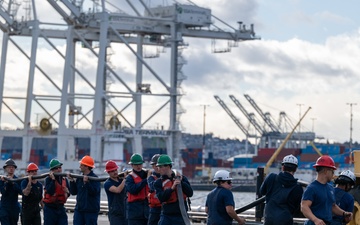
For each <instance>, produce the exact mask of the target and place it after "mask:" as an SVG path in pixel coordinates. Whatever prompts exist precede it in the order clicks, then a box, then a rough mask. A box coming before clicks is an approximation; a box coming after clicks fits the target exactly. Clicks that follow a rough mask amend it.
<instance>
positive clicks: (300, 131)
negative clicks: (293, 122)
mask: <svg viewBox="0 0 360 225" xmlns="http://www.w3.org/2000/svg"><path fill="white" fill-rule="evenodd" d="M296 105H297V106H299V120H301V106H302V105H304V104H300V103H299V104H296ZM300 133H301V123H299V147H300V148H301V135H300Z"/></svg>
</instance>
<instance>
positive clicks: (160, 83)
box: [0, 0, 257, 168]
mask: <svg viewBox="0 0 360 225" xmlns="http://www.w3.org/2000/svg"><path fill="white" fill-rule="evenodd" d="M174 2H175V1H174ZM44 8H48V9H49V10H48V11H45V15H44ZM39 9H41V10H39ZM21 10H22V11H21ZM40 11H41V12H42V13H43V14H42V15H41V16H40V15H38V12H40ZM46 13H47V14H46ZM39 14H40V13H39ZM213 19H214V17H213V16H212V14H211V10H210V9H208V8H202V7H199V6H196V5H194V3H192V2H190V3H189V4H178V3H174V4H172V5H166V6H157V7H150V6H148V5H146V4H145V3H144V1H143V0H138V1H126V2H125V1H124V2H123V1H121V2H119V1H112V3H111V1H105V0H47V1H43V0H42V1H35V0H27V1H25V0H24V1H19V0H7V1H6V0H2V1H0V29H1V31H2V48H1V62H0V102H1V103H2V104H0V145H1V143H2V140H3V138H4V137H17V138H19V140H21V142H22V159H21V161H19V163H21V164H22V165H21V166H25V163H27V162H29V157H30V150H31V149H32V148H33V147H32V141H33V139H34V138H53V139H56V141H57V157H58V158H59V159H60V160H62V161H64V162H65V164H64V166H65V167H69V168H71V167H73V166H74V163H77V161H78V157H77V156H78V155H77V151H78V149H77V144H76V138H90V154H91V156H93V157H94V159H95V160H96V163H102V162H103V161H105V160H107V159H115V158H116V159H119V160H120V161H121V160H123V159H124V156H123V149H122V146H123V144H124V142H126V141H127V140H131V142H132V144H133V147H134V152H137V153H142V142H141V138H142V137H143V136H149V137H163V138H164V139H166V146H167V152H168V154H169V155H170V156H172V157H173V158H178V156H179V155H178V154H179V153H178V152H179V151H178V150H179V146H180V139H181V136H180V134H181V133H180V132H181V128H180V115H181V113H182V112H183V110H181V106H180V105H179V104H180V101H179V100H180V97H181V95H182V93H181V81H182V80H183V79H184V78H185V75H183V73H182V71H181V68H182V65H183V64H184V60H183V58H182V56H181V52H182V51H183V49H184V48H185V47H186V44H185V42H184V38H186V37H192V38H205V39H212V40H225V41H230V42H233V43H236V44H237V43H238V42H239V41H246V40H254V39H257V38H256V36H255V33H254V29H253V25H251V26H250V27H246V26H245V25H243V24H241V23H240V26H239V28H233V27H231V26H229V25H228V24H227V23H225V22H223V24H224V25H225V26H227V28H226V31H225V30H222V29H220V28H219V27H218V26H216V27H214V26H213ZM215 19H217V18H216V17H215ZM220 21H221V20H220ZM221 22H222V21H221ZM229 29H230V30H229ZM236 44H233V45H229V46H236ZM44 46H46V47H44ZM146 46H154V47H156V48H157V49H158V50H159V49H161V48H168V49H170V50H169V51H170V52H169V59H168V60H169V63H168V65H166V66H161V67H164V68H168V71H167V72H164V70H163V68H161V70H160V69H158V68H153V67H152V66H151V65H150V64H149V63H148V61H146V57H145V56H144V55H145V54H144V48H145V47H146ZM40 47H42V48H40ZM10 49H11V51H10ZM40 49H43V50H44V49H47V50H49V52H50V51H51V52H52V53H53V52H56V54H57V55H56V57H55V58H54V60H53V61H52V62H53V63H52V64H53V65H48V64H44V63H43V61H44V60H43V58H41V57H38V56H39V55H40V52H39V51H40ZM114 49H122V50H121V51H124V52H123V55H121V57H120V59H122V60H118V59H117V61H116V62H114V61H112V52H113V51H116V50H114ZM118 51H119V50H118ZM15 52H17V54H19V55H22V56H21V60H22V61H21V62H23V63H26V65H23V66H21V67H19V68H17V70H16V76H17V77H20V78H19V80H16V81H14V80H12V77H13V76H14V75H15V74H12V73H13V71H14V68H8V67H7V66H8V65H9V64H10V62H9V58H11V56H12V54H14V53H15ZM129 53H130V54H129ZM129 55H130V56H129ZM156 56H159V54H157V55H156ZM48 57H54V56H53V55H49V56H48ZM129 57H132V59H128V60H127V58H129ZM21 62H20V58H19V63H18V65H21ZM130 62H134V64H135V65H134V68H133V69H128V68H127V66H129V65H128V64H129V63H130ZM91 64H95V65H96V66H95V67H94V68H95V69H93V70H91V68H92V67H91V66H90V65H91ZM114 65H115V66H118V67H122V68H124V69H123V70H121V72H120V70H117V69H116V68H114ZM51 66H52V67H53V69H49V67H51ZM89 68H90V69H89ZM10 69H11V71H12V73H10ZM145 71H146V72H147V74H146V75H147V76H146V79H145V77H144V74H145ZM164 73H165V74H164ZM39 81H42V82H43V83H45V82H47V84H48V85H43V86H39ZM16 85H19V88H17V86H16ZM15 89H16V90H15ZM145 102H155V103H157V104H154V108H153V109H151V110H152V112H151V113H148V114H146V118H145V115H144V109H143V105H144V104H145ZM130 108H131V109H132V110H129V109H130ZM166 110H168V112H165V114H162V119H163V120H164V121H167V125H168V127H165V128H164V129H146V126H147V124H148V123H149V121H151V119H153V118H154V117H155V116H158V115H159V114H160V113H161V112H163V111H166ZM9 115H10V116H11V117H10V116H9ZM164 115H165V117H164ZM35 116H36V118H35ZM8 118H12V119H8ZM35 119H36V123H34V122H33V121H34V120H35ZM34 124H35V125H34ZM10 125H11V126H12V127H10V128H6V127H7V126H10Z"/></svg>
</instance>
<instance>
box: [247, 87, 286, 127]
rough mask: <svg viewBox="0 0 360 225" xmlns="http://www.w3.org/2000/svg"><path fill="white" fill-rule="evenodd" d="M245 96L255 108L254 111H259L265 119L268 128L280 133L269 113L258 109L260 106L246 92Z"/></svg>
mask: <svg viewBox="0 0 360 225" xmlns="http://www.w3.org/2000/svg"><path fill="white" fill-rule="evenodd" d="M244 96H245V98H246V99H247V100H248V101H249V102H250V104H251V105H252V107H254V109H255V110H256V112H258V113H259V115H260V116H261V118H262V119H263V120H264V121H265V123H266V124H267V125H268V126H269V127H270V129H271V130H272V131H273V132H276V133H280V131H279V128H278V127H277V126H276V125H275V124H274V123H273V122H272V120H271V118H270V116H269V115H270V114H269V113H266V114H265V113H263V111H262V110H261V109H260V107H259V106H258V105H257V104H256V103H255V101H254V100H253V99H252V98H251V97H250V96H249V95H247V94H244Z"/></svg>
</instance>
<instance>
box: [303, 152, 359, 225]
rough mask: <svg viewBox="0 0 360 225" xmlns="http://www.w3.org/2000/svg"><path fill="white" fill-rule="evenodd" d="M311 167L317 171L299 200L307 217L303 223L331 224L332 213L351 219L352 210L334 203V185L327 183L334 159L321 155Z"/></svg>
mask: <svg viewBox="0 0 360 225" xmlns="http://www.w3.org/2000/svg"><path fill="white" fill-rule="evenodd" d="M313 167H314V168H315V169H316V172H317V176H316V180H314V181H313V182H311V183H310V184H309V186H307V188H306V190H305V191H304V194H303V196H302V200H301V212H302V213H303V214H304V216H305V217H306V218H308V220H307V221H306V222H305V223H304V224H305V225H313V224H316V225H326V224H331V222H332V216H333V214H334V215H338V216H344V217H347V218H349V219H350V220H351V218H352V216H353V215H352V212H346V211H344V210H343V209H341V208H340V207H339V206H338V205H337V204H336V202H335V194H334V193H335V192H334V187H333V186H332V185H330V184H329V182H330V181H331V180H332V179H333V176H334V170H336V166H335V163H334V160H333V159H332V158H331V157H330V156H328V155H323V156H320V157H319V158H318V159H317V160H316V163H315V165H314V166H313Z"/></svg>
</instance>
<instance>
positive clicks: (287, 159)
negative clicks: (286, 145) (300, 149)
mask: <svg viewBox="0 0 360 225" xmlns="http://www.w3.org/2000/svg"><path fill="white" fill-rule="evenodd" d="M285 163H288V164H293V165H295V166H297V165H298V160H297V158H296V157H295V156H293V155H287V156H285V157H284V158H283V161H282V163H281V164H283V165H284V164H285Z"/></svg>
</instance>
